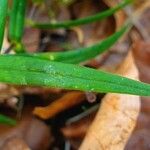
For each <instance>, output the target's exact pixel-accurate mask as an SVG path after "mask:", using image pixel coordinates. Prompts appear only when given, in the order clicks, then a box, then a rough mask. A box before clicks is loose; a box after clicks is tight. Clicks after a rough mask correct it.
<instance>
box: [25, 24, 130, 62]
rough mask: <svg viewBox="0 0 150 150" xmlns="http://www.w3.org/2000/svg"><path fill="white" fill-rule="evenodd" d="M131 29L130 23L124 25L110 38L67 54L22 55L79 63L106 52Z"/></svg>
mask: <svg viewBox="0 0 150 150" xmlns="http://www.w3.org/2000/svg"><path fill="white" fill-rule="evenodd" d="M130 27H131V24H130V23H126V24H125V25H124V26H123V27H122V28H121V29H120V30H119V31H117V32H115V33H114V34H112V35H111V36H110V37H108V38H106V39H104V40H102V41H101V42H98V43H97V44H94V45H92V46H89V47H85V48H79V49H75V50H71V51H67V52H54V53H53V52H47V53H33V54H22V55H26V56H35V57H38V58H41V59H47V60H52V61H59V62H66V63H80V62H83V61H87V60H89V59H92V58H94V57H96V56H97V55H99V54H101V53H103V52H105V51H106V50H108V49H109V48H110V47H111V46H112V45H113V44H115V43H116V42H117V41H118V40H119V38H120V37H121V36H122V35H123V34H124V33H125V32H127V31H128V30H129V29H130Z"/></svg>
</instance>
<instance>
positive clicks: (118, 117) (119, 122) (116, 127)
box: [80, 53, 140, 150]
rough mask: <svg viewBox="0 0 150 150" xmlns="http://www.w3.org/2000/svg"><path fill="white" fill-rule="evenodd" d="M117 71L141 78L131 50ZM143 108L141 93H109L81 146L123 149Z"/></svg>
mask: <svg viewBox="0 0 150 150" xmlns="http://www.w3.org/2000/svg"><path fill="white" fill-rule="evenodd" d="M117 73H118V74H122V75H123V76H126V77H129V78H133V79H138V71H137V68H136V66H135V64H134V60H133V57H132V54H131V53H130V54H129V55H128V57H127V58H126V59H125V61H124V62H123V64H121V65H120V68H119V69H118V70H117ZM139 110H140V98H139V97H138V96H133V95H122V94H111V93H110V94H107V95H106V96H105V97H104V98H103V100H102V104H101V106H100V109H99V111H98V113H97V115H96V117H95V119H94V121H93V123H92V125H91V127H90V128H89V130H88V132H87V135H86V137H85V139H84V140H83V143H82V144H81V147H80V150H123V149H124V147H125V145H126V142H127V140H128V139H129V137H130V135H131V133H132V131H133V129H134V127H135V125H136V120H137V116H138V114H139Z"/></svg>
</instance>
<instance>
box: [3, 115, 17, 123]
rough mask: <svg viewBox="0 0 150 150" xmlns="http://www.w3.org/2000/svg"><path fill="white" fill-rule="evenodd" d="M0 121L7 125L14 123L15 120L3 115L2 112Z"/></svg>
mask: <svg viewBox="0 0 150 150" xmlns="http://www.w3.org/2000/svg"><path fill="white" fill-rule="evenodd" d="M0 123H2V124H7V125H12V126H14V125H16V121H15V120H13V119H11V118H9V117H7V116H5V115H2V114H0Z"/></svg>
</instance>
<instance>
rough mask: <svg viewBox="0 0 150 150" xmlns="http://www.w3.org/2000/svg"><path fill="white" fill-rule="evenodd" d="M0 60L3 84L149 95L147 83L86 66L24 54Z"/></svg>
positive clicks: (0, 57) (149, 89) (3, 57)
mask: <svg viewBox="0 0 150 150" xmlns="http://www.w3.org/2000/svg"><path fill="white" fill-rule="evenodd" d="M0 60H1V61H0V72H1V73H0V81H1V82H5V83H11V84H18V85H33V86H47V87H56V88H64V89H72V90H73V89H74V90H82V91H93V92H104V93H106V92H113V93H126V94H134V95H141V96H150V92H149V91H150V85H149V84H146V83H142V82H138V81H134V80H131V79H128V78H125V77H121V76H118V75H113V74H110V73H106V72H102V71H96V70H94V69H89V68H86V67H81V66H77V65H72V64H64V63H59V62H53V61H46V60H41V59H37V58H31V57H23V56H0ZM12 62H13V64H12ZM15 62H17V64H16V63H15ZM10 64H11V65H10Z"/></svg>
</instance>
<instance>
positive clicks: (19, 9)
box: [8, 0, 26, 52]
mask: <svg viewBox="0 0 150 150" xmlns="http://www.w3.org/2000/svg"><path fill="white" fill-rule="evenodd" d="M25 10H26V0H13V5H12V9H11V11H10V21H9V33H8V35H9V39H10V41H11V42H12V44H14V45H15V46H16V47H18V45H21V44H20V42H21V40H22V36H23V31H24V21H25ZM14 50H15V51H16V52H20V50H23V49H18V48H15V49H14ZM21 52H23V51H21Z"/></svg>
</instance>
